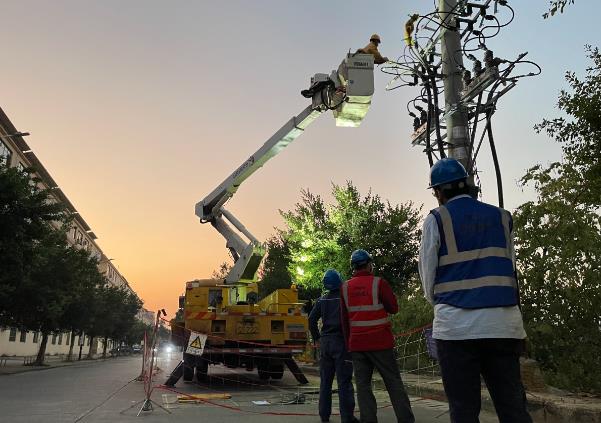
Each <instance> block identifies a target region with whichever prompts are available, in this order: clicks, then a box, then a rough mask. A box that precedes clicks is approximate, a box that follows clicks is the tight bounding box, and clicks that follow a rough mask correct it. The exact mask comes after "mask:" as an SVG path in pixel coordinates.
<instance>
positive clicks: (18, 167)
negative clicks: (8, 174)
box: [17, 162, 27, 173]
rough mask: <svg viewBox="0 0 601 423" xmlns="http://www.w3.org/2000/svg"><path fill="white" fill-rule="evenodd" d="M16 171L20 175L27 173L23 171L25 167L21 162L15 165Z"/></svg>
mask: <svg viewBox="0 0 601 423" xmlns="http://www.w3.org/2000/svg"><path fill="white" fill-rule="evenodd" d="M17 169H18V170H19V172H21V173H27V171H26V170H25V169H26V167H25V165H24V164H23V163H21V162H18V163H17Z"/></svg>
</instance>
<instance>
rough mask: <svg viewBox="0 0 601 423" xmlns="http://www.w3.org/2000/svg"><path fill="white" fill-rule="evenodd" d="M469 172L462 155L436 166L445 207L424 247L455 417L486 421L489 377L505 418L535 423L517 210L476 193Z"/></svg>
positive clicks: (427, 228) (433, 218)
mask: <svg viewBox="0 0 601 423" xmlns="http://www.w3.org/2000/svg"><path fill="white" fill-rule="evenodd" d="M467 178H468V174H467V172H466V170H465V168H464V167H463V165H462V164H461V163H459V162H458V161H457V160H455V159H450V158H445V159H442V160H440V161H438V162H436V163H435V164H434V166H432V169H431V170H430V188H431V189H432V190H433V193H434V196H435V197H436V199H437V200H438V204H439V207H438V208H436V209H434V210H432V211H431V212H430V214H429V215H428V216H427V217H426V219H425V220H424V225H423V229H422V239H421V245H420V251H419V273H420V277H421V280H422V286H423V289H424V294H425V296H426V298H427V299H428V301H429V302H430V303H431V304H433V305H434V324H433V330H432V332H433V333H432V337H433V338H434V339H435V340H436V346H437V353H438V361H439V364H440V369H441V373H442V382H443V385H444V389H445V392H446V394H447V398H448V399H449V411H450V414H451V422H453V423H475V422H478V421H479V420H478V415H479V414H480V397H481V396H480V390H481V384H480V376H481V375H482V377H483V378H484V382H485V383H486V386H487V387H488V391H489V392H490V396H491V398H492V401H493V404H494V405H495V410H496V412H497V416H498V417H499V422H500V423H531V422H532V419H531V417H530V415H529V414H528V411H527V410H526V394H525V392H524V387H523V386H522V382H521V379H520V352H521V350H522V348H523V345H524V338H525V337H526V332H525V331H524V325H523V322H522V314H521V312H520V308H519V306H518V304H519V292H518V285H517V278H516V273H515V250H514V245H513V224H512V223H513V222H512V218H511V214H510V213H509V212H508V211H507V210H504V209H502V208H499V207H495V206H492V205H489V204H486V203H482V202H480V201H478V200H475V199H474V198H472V197H470V195H468V194H469V193H470V187H469V185H468V183H467Z"/></svg>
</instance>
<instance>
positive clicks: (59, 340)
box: [58, 333, 63, 345]
mask: <svg viewBox="0 0 601 423" xmlns="http://www.w3.org/2000/svg"><path fill="white" fill-rule="evenodd" d="M58 345H63V334H62V333H59V334H58Z"/></svg>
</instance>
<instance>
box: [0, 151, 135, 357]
mask: <svg viewBox="0 0 601 423" xmlns="http://www.w3.org/2000/svg"><path fill="white" fill-rule="evenodd" d="M38 182H39V181H37V180H35V179H32V177H31V174H30V173H28V172H22V171H20V170H18V169H16V168H9V167H7V166H6V165H5V164H4V163H2V162H0V269H2V271H1V272H0V324H3V325H7V326H16V327H20V328H23V329H26V330H32V331H40V332H42V342H41V343H40V349H39V351H38V364H42V362H43V359H44V352H45V346H46V343H47V340H48V335H49V334H51V333H52V332H59V331H60V332H62V331H67V330H68V331H71V332H77V333H81V332H82V331H85V332H87V333H88V334H90V335H93V336H94V335H98V334H101V335H103V336H107V337H110V338H113V339H115V340H121V339H123V338H124V337H125V336H126V334H127V333H128V332H129V331H130V329H131V328H132V327H133V326H135V325H136V320H135V315H136V313H137V312H138V310H139V309H140V307H141V301H140V300H139V299H138V298H137V296H135V294H131V293H129V292H127V291H126V290H123V289H119V288H115V287H107V286H105V284H106V280H105V278H104V276H103V275H102V274H100V272H99V271H98V262H97V261H96V259H95V258H92V257H90V255H89V252H87V251H86V250H84V249H80V248H77V247H75V246H72V245H70V244H69V243H68V242H67V238H66V234H65V230H67V229H68V228H69V223H70V219H69V217H68V214H67V213H66V211H65V208H64V207H63V205H61V204H59V203H57V202H56V200H55V199H54V198H53V197H52V194H51V191H50V190H47V189H43V188H40V187H39V186H38V185H39V184H38Z"/></svg>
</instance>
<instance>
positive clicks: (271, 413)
mask: <svg viewBox="0 0 601 423" xmlns="http://www.w3.org/2000/svg"><path fill="white" fill-rule="evenodd" d="M154 388H156V389H162V390H165V391H171V392H175V393H176V394H179V395H183V396H185V397H187V398H190V399H193V400H196V401H201V402H204V403H206V404H210V405H213V406H215V407H221V408H225V409H228V410H232V411H237V412H240V413H249V414H260V415H264V416H304V417H318V416H319V414H317V413H299V412H296V413H292V412H284V411H252V410H243V409H241V408H240V407H234V406H231V405H226V404H219V403H216V402H213V401H211V400H207V399H202V398H196V397H195V396H193V395H190V394H186V393H185V392H180V391H178V390H176V389H173V388H171V387H169V386H165V385H155V386H154ZM279 405H286V404H279ZM389 407H392V404H388V405H384V406H382V407H378V409H379V410H381V409H384V408H389ZM332 415H333V416H339V415H340V413H332Z"/></svg>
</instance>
